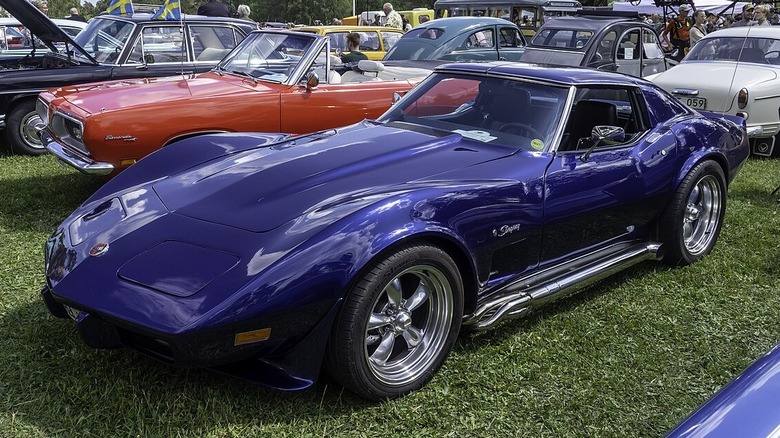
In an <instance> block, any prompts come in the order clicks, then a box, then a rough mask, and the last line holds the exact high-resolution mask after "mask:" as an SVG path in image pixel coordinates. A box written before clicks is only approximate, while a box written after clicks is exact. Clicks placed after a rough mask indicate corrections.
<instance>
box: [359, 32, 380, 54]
mask: <svg viewBox="0 0 780 438" xmlns="http://www.w3.org/2000/svg"><path fill="white" fill-rule="evenodd" d="M358 33H359V34H360V51H361V52H378V51H379V36H378V35H377V33H376V32H358Z"/></svg>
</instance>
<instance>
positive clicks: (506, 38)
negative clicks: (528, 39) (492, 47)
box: [496, 26, 525, 61]
mask: <svg viewBox="0 0 780 438" xmlns="http://www.w3.org/2000/svg"><path fill="white" fill-rule="evenodd" d="M496 34H497V35H498V59H499V60H502V61H519V60H520V57H521V56H523V52H524V51H525V38H524V37H523V35H522V34H521V33H520V30H519V29H517V28H516V27H514V26H498V32H497V33H496Z"/></svg>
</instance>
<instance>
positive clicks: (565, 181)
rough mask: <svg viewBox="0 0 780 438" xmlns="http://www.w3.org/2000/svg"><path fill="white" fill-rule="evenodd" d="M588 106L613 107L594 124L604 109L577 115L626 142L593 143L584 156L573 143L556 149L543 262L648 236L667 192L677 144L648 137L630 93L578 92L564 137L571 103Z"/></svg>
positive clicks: (642, 110)
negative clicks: (610, 116) (608, 117)
mask: <svg viewBox="0 0 780 438" xmlns="http://www.w3.org/2000/svg"><path fill="white" fill-rule="evenodd" d="M594 100H595V101H599V102H602V103H606V104H609V105H613V106H614V111H615V115H616V119H615V120H613V121H610V122H604V121H602V120H599V117H601V116H602V115H603V114H602V113H604V111H593V110H592V109H590V110H589V114H588V113H582V115H584V116H586V118H590V120H592V123H593V124H595V125H602V124H607V123H608V124H610V125H612V124H613V123H614V124H615V125H613V126H619V127H621V128H624V129H625V132H626V134H627V138H626V139H625V140H624V141H623V142H619V143H614V144H602V145H599V146H597V147H595V148H593V149H592V150H591V152H590V154H589V155H587V156H586V153H587V152H588V150H587V149H583V148H580V149H577V147H576V146H575V145H576V144H577V142H576V141H575V142H568V143H567V142H566V141H565V140H564V141H562V142H561V144H560V145H559V146H558V151H557V152H556V155H555V158H554V159H553V161H552V164H551V165H550V167H549V169H548V171H547V177H546V180H545V211H544V216H545V228H544V241H543V243H542V249H543V251H542V258H543V260H551V259H556V258H559V257H562V256H567V255H570V254H572V253H574V252H576V251H577V250H580V249H584V248H593V247H594V246H599V245H604V244H606V243H608V242H613V241H617V240H623V239H629V238H630V237H631V235H632V234H634V233H635V232H639V231H646V227H647V226H648V224H649V223H650V221H651V220H652V219H654V218H655V217H657V215H658V214H659V212H661V211H662V210H663V208H664V207H665V204H664V203H665V200H666V199H667V196H668V192H669V190H671V187H672V181H673V178H674V173H673V170H674V160H675V159H676V138H675V137H674V136H673V135H658V133H655V132H653V130H652V126H651V124H650V122H649V115H648V113H647V110H646V105H645V102H644V98H643V97H642V95H641V93H640V92H639V91H638V90H636V89H632V88H623V89H616V88H596V87H593V88H581V89H578V91H577V94H576V97H575V105H574V107H573V111H572V114H570V116H569V121H568V122H567V125H566V128H565V129H564V138H565V137H566V135H567V133H568V132H570V131H572V130H573V129H574V128H573V126H574V125H576V123H575V122H576V120H575V119H576V118H577V117H578V116H577V115H576V113H577V105H579V104H580V102H586V101H588V102H589V101H594ZM585 135H587V134H585ZM586 146H589V145H586Z"/></svg>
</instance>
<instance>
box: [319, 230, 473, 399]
mask: <svg viewBox="0 0 780 438" xmlns="http://www.w3.org/2000/svg"><path fill="white" fill-rule="evenodd" d="M462 318H463V282H462V279H461V277H460V275H459V273H458V267H457V265H456V264H455V262H454V261H453V260H452V258H451V257H450V256H449V255H447V253H445V252H444V251H442V250H441V249H439V248H436V247H433V246H429V245H412V246H407V247H403V248H401V249H399V250H398V251H397V252H395V253H393V254H391V255H389V256H387V257H383V258H382V259H381V260H379V261H378V262H376V263H374V264H373V265H372V267H370V268H369V269H368V270H367V271H366V272H365V273H364V274H363V276H362V277H361V278H360V279H359V280H358V282H357V283H356V284H355V286H354V287H353V288H352V289H351V290H350V291H349V293H348V294H347V296H346V298H345V301H344V305H343V307H342V309H341V312H340V314H339V316H338V320H337V321H336V323H335V325H334V329H333V331H332V333H331V337H330V340H329V342H328V350H327V358H326V368H327V371H328V373H329V374H330V375H331V376H332V377H333V378H335V379H336V380H337V381H339V382H340V383H341V384H342V385H344V386H345V387H347V388H348V389H350V390H352V391H353V392H355V393H357V394H358V395H360V396H361V397H364V398H367V399H370V400H382V399H389V398H394V397H400V396H402V395H405V394H408V393H409V392H411V391H414V390H417V389H419V388H421V387H423V386H424V385H425V384H426V383H428V381H430V380H431V378H433V375H434V374H435V373H436V371H437V370H438V369H439V368H440V367H441V365H442V364H443V363H444V360H445V359H446V358H447V356H448V355H449V352H450V350H451V349H452V346H453V344H454V343H455V340H456V339H457V336H458V332H459V330H460V325H461V320H462Z"/></svg>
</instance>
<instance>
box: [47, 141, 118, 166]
mask: <svg viewBox="0 0 780 438" xmlns="http://www.w3.org/2000/svg"><path fill="white" fill-rule="evenodd" d="M41 141H42V142H43V144H44V146H46V149H47V150H48V151H49V152H51V153H52V154H54V155H55V156H56V157H57V158H59V159H60V160H61V161H63V162H64V163H65V164H68V165H69V166H72V167H74V168H76V170H78V171H79V172H83V173H87V174H90V175H108V174H109V173H111V172H113V171H114V165H113V164H111V163H101V162H99V161H93V160H90V159H89V158H86V157H83V156H81V155H79V154H77V153H75V152H72V151H70V150H69V149H68V148H66V147H65V146H63V145H62V144H60V143H58V142H56V141H54V139H53V138H52V137H51V135H50V134H48V133H47V132H46V131H43V132H41Z"/></svg>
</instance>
